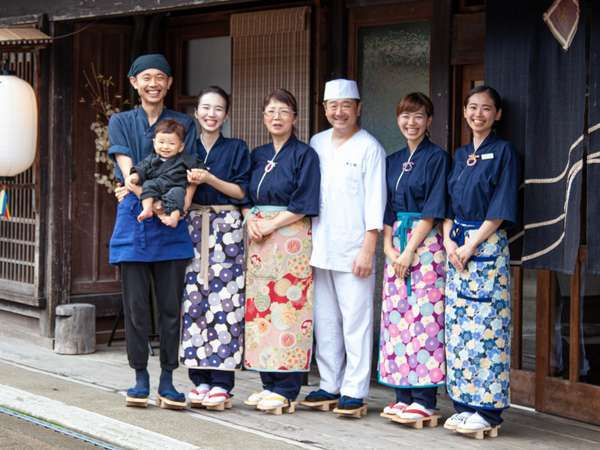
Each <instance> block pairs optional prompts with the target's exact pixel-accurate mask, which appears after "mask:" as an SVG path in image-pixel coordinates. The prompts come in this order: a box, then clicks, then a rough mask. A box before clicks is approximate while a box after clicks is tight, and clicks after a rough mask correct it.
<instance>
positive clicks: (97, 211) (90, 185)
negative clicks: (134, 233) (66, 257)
mask: <svg viewBox="0 0 600 450" xmlns="http://www.w3.org/2000/svg"><path fill="white" fill-rule="evenodd" d="M130 35H131V27H130V26H128V25H107V24H98V25H94V26H92V27H90V28H86V29H85V30H84V31H83V32H81V33H79V34H77V35H76V37H75V43H74V64H73V67H74V74H73V75H74V83H73V91H74V96H73V97H74V98H73V100H74V102H73V111H74V116H73V117H74V123H73V159H72V169H73V172H72V179H71V219H72V229H71V294H72V295H80V294H92V293H93V294H99V293H107V292H112V293H114V292H118V291H119V290H120V286H119V283H118V273H117V270H116V268H115V267H112V266H110V265H109V264H108V243H109V240H110V236H111V233H112V228H113V224H114V218H115V210H116V200H115V197H114V195H111V194H109V193H108V192H107V190H106V188H105V187H104V186H101V185H99V184H98V183H96V181H95V179H94V173H95V172H97V171H98V170H99V169H100V168H101V165H99V164H98V163H96V161H95V150H96V145H95V142H94V139H95V134H94V132H93V131H92V130H91V129H90V125H91V124H92V122H94V121H95V120H96V113H97V112H96V110H95V109H94V108H93V106H92V104H91V99H92V98H91V94H90V91H89V88H88V87H86V86H87V80H86V79H85V77H84V71H85V72H86V73H87V74H88V77H92V78H93V74H92V67H94V68H95V70H96V72H97V73H98V74H100V75H101V76H103V77H105V78H108V77H110V78H112V80H113V83H114V86H113V87H114V91H113V92H114V93H119V94H120V95H122V96H123V97H124V98H126V97H127V93H128V85H127V79H126V77H125V74H126V73H127V68H128V65H129V59H130V57H129V50H128V47H129V45H130V39H131V36H130ZM92 82H93V80H92Z"/></svg>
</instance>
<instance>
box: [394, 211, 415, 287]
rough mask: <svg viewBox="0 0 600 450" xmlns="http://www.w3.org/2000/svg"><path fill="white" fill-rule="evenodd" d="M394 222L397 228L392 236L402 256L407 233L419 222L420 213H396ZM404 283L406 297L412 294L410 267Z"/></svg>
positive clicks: (406, 243) (406, 242) (406, 241)
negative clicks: (396, 240) (397, 240)
mask: <svg viewBox="0 0 600 450" xmlns="http://www.w3.org/2000/svg"><path fill="white" fill-rule="evenodd" d="M396 220H397V221H398V226H397V228H396V231H395V232H394V236H395V237H397V238H398V239H399V248H400V254H402V252H403V251H404V250H405V249H406V246H407V245H408V231H409V230H411V229H412V227H413V224H414V223H415V222H417V221H419V220H421V213H414V212H398V213H396ZM405 283H406V295H407V296H410V295H411V294H412V287H411V278H410V267H409V268H408V275H407V276H406V278H405Z"/></svg>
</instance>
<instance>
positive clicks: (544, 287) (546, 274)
mask: <svg viewBox="0 0 600 450" xmlns="http://www.w3.org/2000/svg"><path fill="white" fill-rule="evenodd" d="M555 291H556V287H555V283H554V282H553V279H552V273H551V272H550V271H549V270H539V271H538V273H537V289H536V327H535V328H536V352H535V362H536V369H535V372H536V376H535V409H537V410H539V411H543V410H544V406H545V404H544V398H545V397H544V394H545V380H546V378H547V376H548V375H549V374H550V351H551V338H552V330H553V328H552V299H553V298H554V296H555Z"/></svg>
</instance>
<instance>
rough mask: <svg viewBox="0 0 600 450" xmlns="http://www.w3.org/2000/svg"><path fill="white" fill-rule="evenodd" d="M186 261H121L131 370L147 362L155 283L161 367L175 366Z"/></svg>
mask: <svg viewBox="0 0 600 450" xmlns="http://www.w3.org/2000/svg"><path fill="white" fill-rule="evenodd" d="M186 265H187V260H175V261H161V262H148V263H142V262H127V263H121V280H122V286H123V312H124V315H125V340H126V341H127V358H128V359H129V365H130V366H131V367H132V368H134V369H145V368H146V366H147V365H148V336H149V334H150V329H151V324H152V320H153V318H152V317H151V315H150V301H151V289H152V287H153V286H154V292H155V294H156V304H157V308H158V323H159V333H160V366H161V368H163V369H171V370H173V369H175V368H177V366H178V351H179V321H180V304H181V298H182V295H183V287H184V281H185V280H184V275H185V268H186Z"/></svg>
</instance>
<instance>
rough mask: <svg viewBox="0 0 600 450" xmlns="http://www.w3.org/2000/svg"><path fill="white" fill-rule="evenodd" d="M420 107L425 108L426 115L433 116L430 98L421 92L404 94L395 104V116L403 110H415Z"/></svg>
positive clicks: (410, 111)
mask: <svg viewBox="0 0 600 450" xmlns="http://www.w3.org/2000/svg"><path fill="white" fill-rule="evenodd" d="M421 108H425V114H427V117H431V116H433V103H432V102H431V99H430V98H429V97H427V96H426V95H425V94H423V93H422V92H411V93H410V94H408V95H405V96H404V97H403V98H402V100H400V101H399V102H398V104H397V105H396V117H398V116H399V115H400V114H402V113H403V112H409V113H412V112H416V111H418V110H420V109H421Z"/></svg>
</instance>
